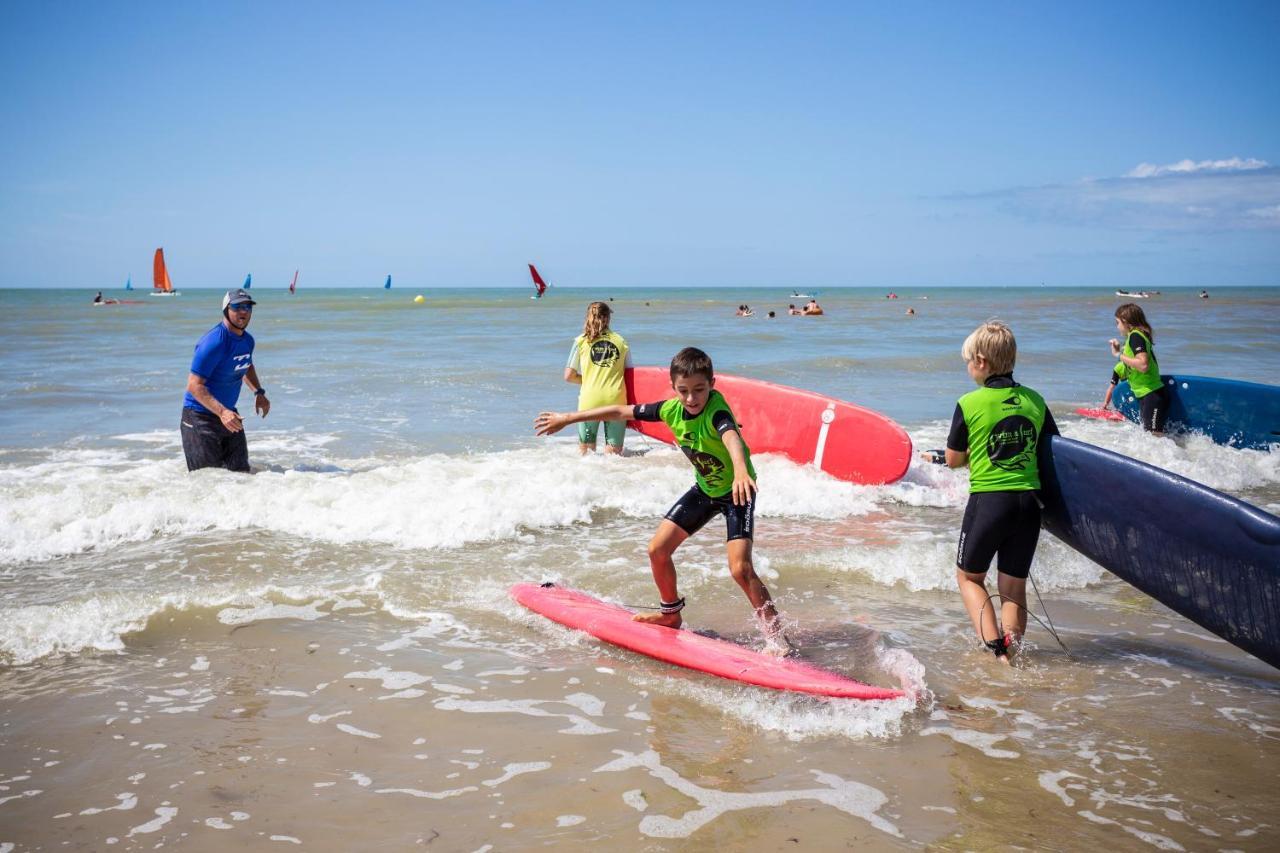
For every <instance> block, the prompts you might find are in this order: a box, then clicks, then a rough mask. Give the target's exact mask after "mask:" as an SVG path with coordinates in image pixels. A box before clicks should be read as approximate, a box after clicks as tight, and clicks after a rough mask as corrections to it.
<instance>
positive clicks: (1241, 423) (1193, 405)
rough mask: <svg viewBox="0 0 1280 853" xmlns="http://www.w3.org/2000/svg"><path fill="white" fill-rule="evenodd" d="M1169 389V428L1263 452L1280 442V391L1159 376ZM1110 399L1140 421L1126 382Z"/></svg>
mask: <svg viewBox="0 0 1280 853" xmlns="http://www.w3.org/2000/svg"><path fill="white" fill-rule="evenodd" d="M1160 378H1161V379H1163V380H1164V384H1165V387H1166V388H1168V389H1169V397H1170V400H1169V423H1168V427H1169V428H1170V429H1182V430H1189V431H1194V432H1202V433H1204V434H1205V435H1207V436H1209V437H1210V438H1212V439H1213V440H1214V441H1216V442H1217V443H1218V444H1229V445H1231V446H1232V447H1252V448H1256V449H1261V450H1265V449H1266V448H1267V447H1268V446H1270V445H1272V444H1277V443H1280V386H1276V385H1261V384H1259V383H1257V382H1237V381H1235V380H1233V379H1213V378H1211V377H1208V376H1181V375H1173V376H1167V375H1166V376H1161V377H1160ZM1111 400H1112V402H1113V403H1114V404H1115V407H1116V410H1117V411H1119V412H1120V413H1121V414H1122V415H1124V416H1125V417H1126V418H1128V419H1129V420H1131V421H1133V422H1134V423H1137V422H1138V405H1139V404H1138V399H1137V398H1136V397H1134V396H1133V391H1132V390H1131V389H1130V388H1129V383H1128V382H1121V383H1120V384H1118V385H1116V390H1115V391H1114V392H1113V393H1112V395H1111Z"/></svg>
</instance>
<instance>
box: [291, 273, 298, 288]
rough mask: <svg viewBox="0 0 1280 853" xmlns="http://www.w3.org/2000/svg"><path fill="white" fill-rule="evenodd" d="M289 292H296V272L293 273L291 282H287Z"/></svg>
mask: <svg viewBox="0 0 1280 853" xmlns="http://www.w3.org/2000/svg"><path fill="white" fill-rule="evenodd" d="M289 292H290V293H297V292H298V271H297V270H294V271H293V281H291V282H289Z"/></svg>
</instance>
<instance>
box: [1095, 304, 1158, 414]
mask: <svg viewBox="0 0 1280 853" xmlns="http://www.w3.org/2000/svg"><path fill="white" fill-rule="evenodd" d="M1116 328H1117V329H1118V330H1119V331H1120V333H1121V334H1123V335H1124V336H1125V337H1124V345H1123V346H1122V345H1121V344H1120V341H1118V340H1116V339H1115V338H1112V339H1111V340H1109V341H1107V344H1108V345H1109V346H1110V347H1111V356H1112V358H1118V359H1119V361H1118V362H1117V363H1116V366H1115V369H1114V370H1113V371H1112V372H1111V384H1110V385H1108V386H1107V393H1106V396H1104V397H1103V398H1102V408H1104V409H1106V408H1107V407H1108V406H1110V405H1111V395H1112V394H1113V393H1114V392H1115V390H1116V384H1117V383H1119V382H1120V381H1121V380H1124V379H1127V380H1129V390H1130V391H1132V392H1133V396H1134V397H1136V398H1138V405H1139V407H1140V409H1141V417H1139V419H1138V420H1139V422H1140V423H1141V424H1142V428H1143V429H1144V430H1146V431H1147V432H1149V433H1151V434H1152V435H1164V425H1165V421H1167V420H1168V419H1169V402H1170V400H1169V389H1168V388H1167V387H1165V384H1164V380H1162V379H1161V378H1160V364H1159V363H1158V362H1157V361H1156V345H1155V339H1156V334H1155V332H1153V331H1152V330H1151V324H1150V323H1148V322H1147V317H1146V315H1145V314H1144V313H1143V312H1142V309H1141V308H1139V307H1138V306H1137V305H1135V304H1134V303H1132V302H1126V303H1125V304H1123V305H1121V306H1120V307H1119V308H1117V309H1116Z"/></svg>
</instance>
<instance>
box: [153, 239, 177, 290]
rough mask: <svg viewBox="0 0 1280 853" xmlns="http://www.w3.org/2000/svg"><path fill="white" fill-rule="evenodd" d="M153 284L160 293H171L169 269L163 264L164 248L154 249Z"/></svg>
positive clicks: (171, 285) (171, 283)
mask: <svg viewBox="0 0 1280 853" xmlns="http://www.w3.org/2000/svg"><path fill="white" fill-rule="evenodd" d="M152 281H153V286H154V287H155V289H156V290H158V291H160V292H161V293H173V282H172V281H170V280H169V270H168V268H167V267H166V266H165V265H164V248H163V247H161V248H159V249H156V261H155V267H154V269H153V270H152Z"/></svg>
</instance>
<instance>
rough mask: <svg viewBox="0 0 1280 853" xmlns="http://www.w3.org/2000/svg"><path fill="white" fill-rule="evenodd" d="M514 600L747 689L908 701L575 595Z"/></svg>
mask: <svg viewBox="0 0 1280 853" xmlns="http://www.w3.org/2000/svg"><path fill="white" fill-rule="evenodd" d="M511 597H512V598H514V599H515V600H516V601H518V602H519V603H520V604H523V605H524V606H525V607H527V608H529V609H530V610H532V611H533V612H535V613H540V614H542V615H543V616H545V617H547V618H548V619H550V620H551V621H553V622H559V623H560V624H561V625H564V626H566V627H568V628H574V629H576V630H579V631H585V632H587V633H588V634H590V635H591V636H593V637H599V638H600V639H601V640H604V641H605V642H607V643H613V644H614V645H615V646H621V647H622V648H624V649H629V650H631V651H633V652H639V653H640V654H642V655H648V656H649V657H651V658H655V659H656V660H660V661H664V662H666V663H673V664H676V665H677V666H683V667H686V668H688V669H693V670H697V671H698V672H706V673H709V674H711V675H718V676H720V677H721V678H728V679H730V680H732V681H741V682H742V683H744V684H754V685H756V686H757V687H770V688H773V689H774V690H793V691H796V692H798V693H812V694H815V695H818V696H834V697H837V698H841V699H899V698H901V697H903V696H905V695H906V694H905V693H903V691H901V690H891V689H889V688H887V687H874V686H872V685H870V684H863V683H862V682H861V681H854V680H853V679H852V678H846V677H845V676H843V675H838V674H836V673H834V672H828V671H827V670H825V669H818V668H817V667H816V666H810V665H808V664H804V663H800V662H799V661H796V660H791V659H789V658H775V657H770V656H769V655H765V654H761V653H760V652H753V651H751V650H750V649H744V648H743V647H742V646H739V645H735V644H734V643H730V642H726V641H725V640H717V639H714V638H712V637H704V636H702V635H701V634H695V633H694V632H693V631H688V630H684V629H679V628H664V627H663V626H661V625H649V624H646V623H643V622H633V621H632V620H631V616H632V613H631V611H630V610H626V609H625V608H622V607H618V606H617V605H616V604H608V603H607V602H604V601H601V600H599V599H598V598H592V597H591V596H589V595H587V594H586V593H583V592H577V591H576V590H572V589H564V588H562V587H557V586H538V585H537V584H532V583H518V584H516V585H515V586H513V587H511Z"/></svg>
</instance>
